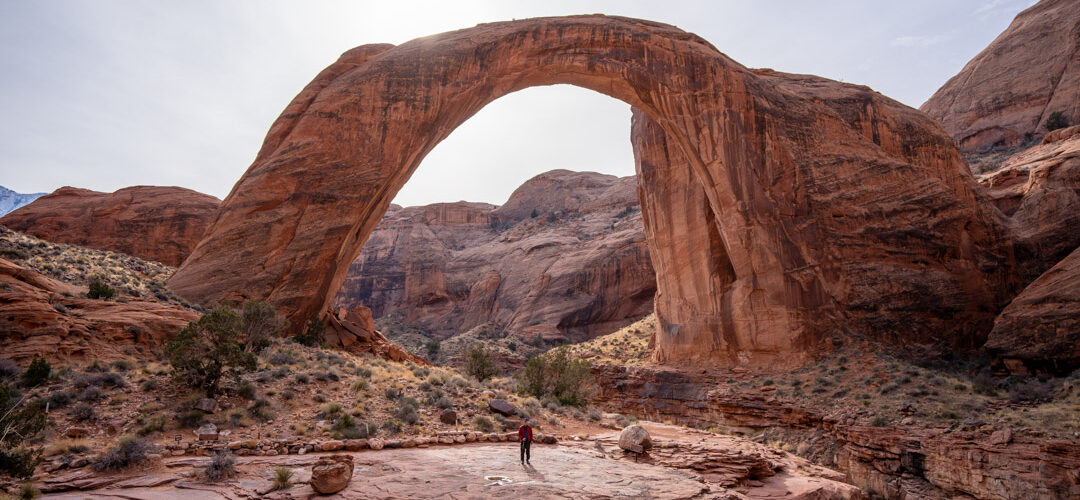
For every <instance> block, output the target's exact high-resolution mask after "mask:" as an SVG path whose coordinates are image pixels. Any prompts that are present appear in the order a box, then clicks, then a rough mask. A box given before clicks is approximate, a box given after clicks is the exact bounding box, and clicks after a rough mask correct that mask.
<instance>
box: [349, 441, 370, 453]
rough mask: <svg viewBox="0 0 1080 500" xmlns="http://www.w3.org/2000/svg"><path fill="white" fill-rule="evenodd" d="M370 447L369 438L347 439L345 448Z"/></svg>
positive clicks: (361, 448) (358, 449) (354, 449)
mask: <svg viewBox="0 0 1080 500" xmlns="http://www.w3.org/2000/svg"><path fill="white" fill-rule="evenodd" d="M367 447H368V440H367V439H346V440H345V450H346V451H360V450H363V449H365V448H367Z"/></svg>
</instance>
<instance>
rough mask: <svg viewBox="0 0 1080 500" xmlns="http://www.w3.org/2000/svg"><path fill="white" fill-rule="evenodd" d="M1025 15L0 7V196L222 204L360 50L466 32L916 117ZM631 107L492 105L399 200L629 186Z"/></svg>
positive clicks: (968, 1) (577, 5) (934, 6)
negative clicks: (654, 52)
mask: <svg viewBox="0 0 1080 500" xmlns="http://www.w3.org/2000/svg"><path fill="white" fill-rule="evenodd" d="M1033 3H1034V2H1033V1H1032V0H950V1H942V0H908V1H904V2H892V1H884V0H881V1H876V0H851V1H841V0H835V1H831V0H826V1H813V2H808V1H804V0H790V1H779V0H759V1H749V0H738V1H701V2H679V1H675V0H664V1H626V0H622V1H611V2H606V1H594V2H588V1H581V2H566V1H543V2H538V1H523V2H513V1H507V0H503V1H489V2H484V1H442V2H430V3H425V2H411V1H403V0H392V1H386V0H379V1H376V2H367V1H348V2H347V1H311V0H308V1H302V2H301V1H295V2H285V1H268V0H251V1H225V0H214V1H193V0H185V1H180V2H176V1H173V2H165V1H160V2H150V1H108V0H95V1H90V0H84V1H49V0H36V1H20V0H0V185H3V186H7V187H9V188H12V189H14V190H16V191H19V192H24V193H25V192H38V191H52V190H53V189H56V188H58V187H60V186H64V185H71V186H78V187H85V188H90V189H95V190H100V191H113V190H116V189H118V188H121V187H124V186H130V185H136V184H155V185H176V186H184V187H188V188H191V189H195V190H198V191H202V192H205V193H209V194H212V195H214V196H217V197H219V198H221V197H224V196H225V195H226V194H228V192H229V190H230V189H231V188H232V186H233V184H234V183H235V182H236V180H237V179H239V177H240V175H241V174H242V173H243V172H244V170H245V169H247V167H248V165H249V164H250V163H251V161H252V159H253V158H254V156H255V153H256V152H257V151H258V148H259V146H260V144H261V143H262V140H263V136H264V135H265V134H266V130H267V129H268V128H269V126H270V124H271V122H273V120H274V119H275V118H276V117H277V115H278V114H279V113H280V112H281V110H282V109H283V108H284V107H285V105H286V104H288V102H289V101H290V100H291V99H292V98H293V96H295V95H296V93H297V92H299V91H300V89H301V88H303V87H304V85H306V84H307V83H308V82H309V81H310V80H311V79H312V78H313V77H314V76H315V74H316V73H317V72H318V71H320V70H321V69H322V68H324V67H326V66H327V65H328V64H330V63H331V62H333V61H334V60H335V59H337V57H338V55H339V54H340V53H342V52H344V51H345V50H348V49H349V48H352V47H354V46H357V45H362V44H365V43H375V42H390V43H395V44H398V43H402V42H405V41H407V40H410V39H412V38H416V37H419V36H425V35H430V34H434V33H439V32H443V31H449V30H454V29H460V28H465V27H470V26H473V25H475V24H477V23H482V22H490V21H503V20H509V19H515V18H517V19H520V18H526V17H536V16H552V15H568V14H590V13H604V14H612V15H623V16H630V17H639V18H645V19H651V20H655V21H660V22H665V23H669V24H673V25H676V26H678V27H680V28H682V29H684V30H687V31H691V32H694V33H697V34H698V35H701V36H702V37H704V38H706V39H707V40H709V41H710V42H712V44H713V45H715V46H716V47H717V48H718V49H719V50H720V51H722V52H724V53H726V54H727V55H729V56H731V57H732V58H734V59H735V60H737V61H739V62H741V63H742V64H744V65H747V66H750V67H770V68H774V69H777V70H781V71H787V72H794V73H813V74H817V75H822V76H825V77H828V78H833V79H837V80H842V81H846V82H854V83H860V84H865V85H869V86H870V87H872V88H874V89H875V90H877V91H880V92H882V93H884V94H885V95H888V96H890V97H892V98H894V99H897V100H899V101H901V102H903V103H905V104H908V105H910V106H914V107H917V106H918V105H919V104H922V102H923V101H925V100H926V99H927V98H928V97H929V96H930V95H931V94H932V93H933V92H934V91H935V90H936V89H937V88H938V87H939V86H941V84H943V83H944V82H945V80H947V79H948V78H949V77H951V76H952V75H954V74H955V73H956V72H957V71H959V70H960V68H962V67H963V65H964V64H965V63H966V62H967V61H968V60H969V59H971V57H973V56H974V55H975V54H977V53H978V52H979V51H980V50H982V49H983V47H985V46H986V45H987V44H988V43H990V41H991V40H993V39H994V38H995V37H996V36H997V35H998V34H999V33H1000V32H1001V31H1002V30H1004V29H1005V28H1006V27H1007V26H1008V24H1009V22H1010V21H1011V20H1012V18H1013V17H1014V16H1015V15H1016V14H1017V13H1018V12H1019V11H1021V10H1023V9H1024V8H1026V7H1028V6H1030V5H1032V4H1033ZM629 135H630V108H629V106H628V105H626V104H624V103H622V102H619V101H616V100H614V99H612V98H610V97H607V96H603V95H601V94H597V93H593V92H591V91H588V90H584V89H579V88H576V87H570V86H565V85H559V86H554V87H535V88H531V89H527V90H524V91H521V92H518V93H515V94H511V95H509V96H506V97H503V98H502V99H499V100H498V101H495V102H494V103H492V104H490V105H489V106H487V107H486V108H484V109H483V110H482V111H481V112H480V113H478V114H477V115H476V116H475V117H473V118H472V119H471V120H469V121H468V122H466V123H465V124H464V125H463V126H461V127H460V128H458V129H457V130H456V131H455V132H454V133H453V134H452V135H451V136H450V137H449V138H448V139H446V140H445V141H444V142H443V143H442V144H439V146H437V147H436V148H435V150H434V151H433V152H432V153H431V154H430V155H428V157H427V158H426V159H425V160H424V162H423V164H422V165H421V166H420V168H419V169H418V170H417V172H416V174H415V175H414V176H413V177H412V179H411V180H410V181H409V183H408V184H407V185H406V186H405V188H404V190H402V192H401V193H399V195H398V198H397V200H396V202H397V203H401V204H404V205H418V204H426V203H433V202H439V201H457V200H462V199H465V200H469V201H487V202H491V203H496V204H501V203H503V202H504V201H505V200H506V198H507V196H508V195H509V194H510V192H511V191H512V190H513V189H514V188H515V187H517V186H518V185H520V184H521V183H522V182H523V181H524V180H526V179H528V178H530V177H532V176H534V175H536V174H538V173H540V172H544V171H547V170H551V169H555V168H566V169H571V170H592V171H598V172H605V173H612V174H616V175H630V174H632V173H633V170H634V167H633V154H632V151H631V147H630V140H629Z"/></svg>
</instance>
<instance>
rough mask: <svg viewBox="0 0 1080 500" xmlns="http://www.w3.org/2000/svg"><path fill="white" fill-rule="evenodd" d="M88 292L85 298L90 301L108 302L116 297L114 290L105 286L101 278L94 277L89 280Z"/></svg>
mask: <svg viewBox="0 0 1080 500" xmlns="http://www.w3.org/2000/svg"><path fill="white" fill-rule="evenodd" d="M88 288H89V290H88V291H87V292H86V296H87V297H89V298H91V299H104V300H108V299H111V298H113V296H114V295H116V289H115V288H113V287H111V286H109V285H108V284H106V283H105V282H104V281H103V280H102V279H101V278H99V277H97V276H95V277H94V278H93V279H91V280H90V284H89V285H88Z"/></svg>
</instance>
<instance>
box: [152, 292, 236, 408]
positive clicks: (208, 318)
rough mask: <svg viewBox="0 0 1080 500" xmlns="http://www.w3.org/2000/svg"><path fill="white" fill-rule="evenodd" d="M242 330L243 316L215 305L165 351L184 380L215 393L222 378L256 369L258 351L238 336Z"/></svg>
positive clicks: (208, 395)
mask: <svg viewBox="0 0 1080 500" xmlns="http://www.w3.org/2000/svg"><path fill="white" fill-rule="evenodd" d="M239 330H240V316H239V315H238V314H236V312H234V311H232V310H230V309H228V308H225V307H217V308H214V309H212V310H211V311H209V312H207V313H206V314H203V315H202V317H201V318H199V320H198V321H194V322H191V323H188V326H186V327H185V328H184V329H183V330H181V331H180V333H179V334H177V335H176V338H174V339H173V340H172V341H170V342H169V343H167V344H165V355H166V357H168V359H169V363H170V364H171V365H172V366H173V372H174V374H175V375H176V377H177V378H178V379H179V380H180V382H182V383H184V384H185V385H187V386H189V387H193V388H196V389H202V390H203V391H205V392H206V396H207V397H214V395H216V394H217V393H218V391H219V390H220V388H221V379H222V378H224V377H226V376H229V377H233V378H236V377H239V375H240V373H241V372H242V371H250V370H254V369H255V367H256V358H255V355H254V354H252V353H251V352H247V351H246V350H245V348H244V345H243V344H242V343H240V341H239V340H238V338H239Z"/></svg>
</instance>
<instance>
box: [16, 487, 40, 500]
mask: <svg viewBox="0 0 1080 500" xmlns="http://www.w3.org/2000/svg"><path fill="white" fill-rule="evenodd" d="M39 496H41V490H39V489H38V487H37V486H34V485H33V484H32V483H26V484H24V485H22V486H20V487H19V493H18V495H17V496H16V498H19V499H20V500H34V499H35V498H37V497H39Z"/></svg>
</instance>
